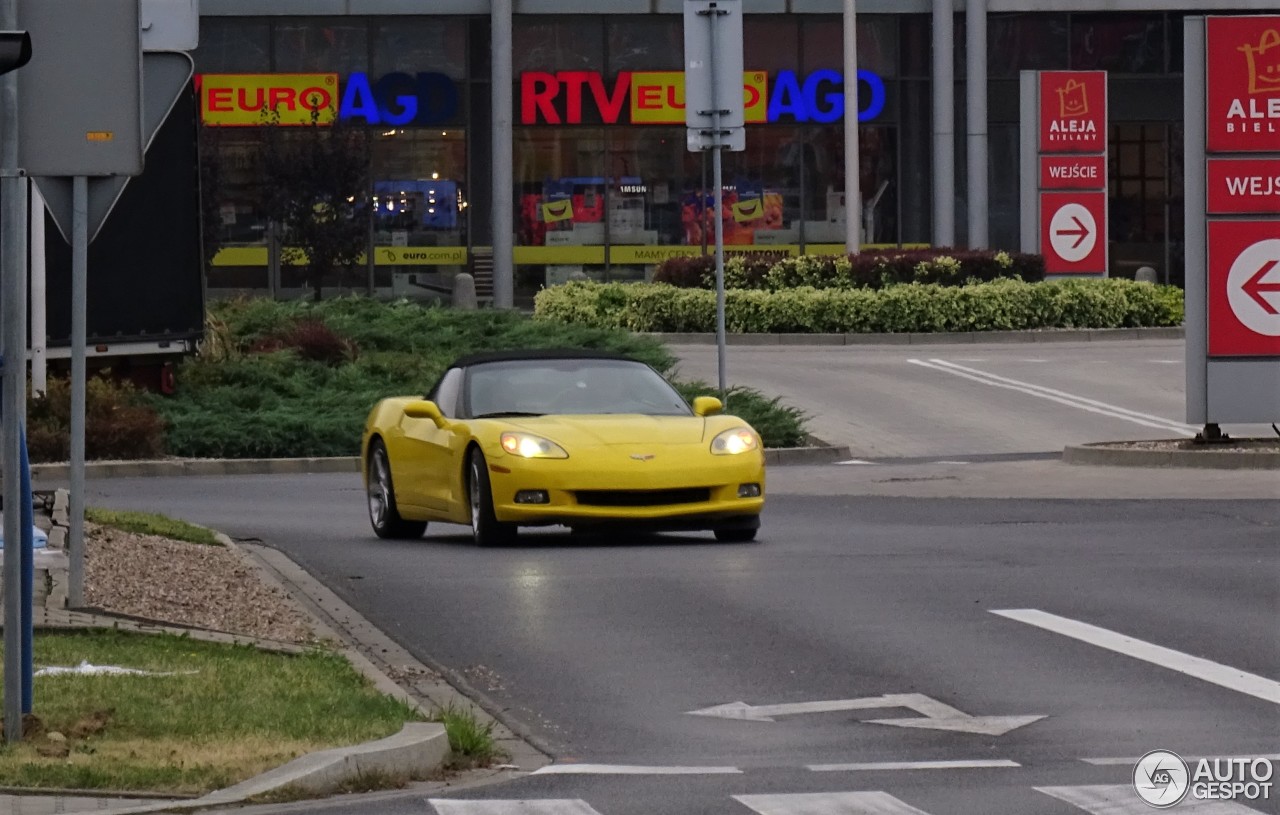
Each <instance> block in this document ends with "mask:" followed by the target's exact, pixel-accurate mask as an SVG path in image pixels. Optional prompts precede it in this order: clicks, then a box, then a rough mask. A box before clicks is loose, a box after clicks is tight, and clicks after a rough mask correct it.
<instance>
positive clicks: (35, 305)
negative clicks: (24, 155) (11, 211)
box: [30, 184, 49, 394]
mask: <svg viewBox="0 0 1280 815" xmlns="http://www.w3.org/2000/svg"><path fill="white" fill-rule="evenodd" d="M44 212H45V207H44V196H43V195H41V194H40V190H39V188H38V187H36V185H35V184H32V185H31V246H30V250H31V390H32V391H33V392H34V393H38V394H39V393H44V392H46V391H47V390H48V389H49V364H48V359H47V357H46V354H47V351H48V343H49V324H48V320H47V314H46V310H47V308H48V305H47V303H46V299H45V298H46V296H47V295H46V293H45V254H44V217H45V216H44Z"/></svg>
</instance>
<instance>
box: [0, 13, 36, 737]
mask: <svg viewBox="0 0 1280 815" xmlns="http://www.w3.org/2000/svg"><path fill="white" fill-rule="evenodd" d="M17 28H18V3H17V0H0V29H5V30H10V31H12V30H17ZM0 170H2V171H3V173H4V175H3V177H0V205H2V206H0V209H2V210H3V212H2V213H0V291H2V292H3V294H2V295H0V320H2V321H3V322H2V325H0V345H2V347H0V356H3V358H4V360H5V361H6V363H7V364H5V366H4V374H3V394H0V411H2V413H3V415H2V416H0V431H2V432H0V443H2V444H3V450H0V454H2V455H3V459H4V460H3V466H2V467H0V475H2V476H3V479H4V487H3V497H4V505H3V510H4V542H5V553H4V738H5V741H6V742H8V743H10V744H13V743H16V742H19V741H21V740H22V698H23V696H24V693H25V689H24V688H23V675H24V673H25V672H24V671H23V666H22V631H23V629H24V628H25V624H24V621H25V620H26V619H27V617H28V616H29V615H30V614H31V609H30V608H29V607H28V608H25V609H24V608H23V607H22V557H21V556H20V555H19V552H18V549H19V546H20V545H21V543H20V542H21V540H22V512H21V511H20V506H21V502H22V483H21V468H22V461H21V438H20V437H21V433H22V424H23V422H22V420H23V417H25V416H26V413H27V395H26V385H27V376H26V374H27V371H26V367H27V366H26V350H27V293H26V288H27V286H26V283H27V246H26V238H27V190H26V185H25V181H26V179H24V178H20V177H19V176H18V172H19V170H18V76H17V74H14V73H9V74H5V75H4V76H0Z"/></svg>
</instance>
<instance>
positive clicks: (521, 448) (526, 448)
mask: <svg viewBox="0 0 1280 815" xmlns="http://www.w3.org/2000/svg"><path fill="white" fill-rule="evenodd" d="M501 441H502V449H503V450H506V451H507V452H508V453H510V454H511V455H513V456H521V457H523V458H568V457H569V454H568V453H566V452H565V451H564V448H563V447H561V446H560V445H558V444H556V443H555V442H553V441H551V440H549V439H544V438H542V437H541V436H534V435H532V434H530V433H503V434H502V438H501Z"/></svg>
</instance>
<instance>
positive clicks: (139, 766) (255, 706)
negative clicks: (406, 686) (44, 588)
mask: <svg viewBox="0 0 1280 815" xmlns="http://www.w3.org/2000/svg"><path fill="white" fill-rule="evenodd" d="M34 645H35V665H36V669H37V670H39V669H40V668H41V667H44V666H50V665H58V666H74V665H78V664H79V663H80V662H82V661H88V662H90V663H92V664H94V665H117V666H121V667H127V668H137V669H142V670H148V671H157V672H177V673H175V674H174V675H171V676H109V675H104V676H80V675H70V676H46V677H37V678H36V680H35V690H34V701H35V710H34V714H35V716H36V717H37V718H38V719H39V720H40V724H41V730H42V733H41V734H40V735H34V736H33V737H32V738H30V739H28V740H24V741H23V742H21V743H19V744H16V745H6V746H4V747H3V748H0V786H14V787H64V788H78V789H97V790H114V791H149V792H168V793H179V794H199V793H204V792H208V791H210V790H214V789H219V788H222V787H226V786H230V785H232V784H235V783H237V782H239V781H242V780H244V779H246V778H250V777H252V776H254V775H257V774H258V773H261V772H264V771H266V770H268V769H270V768H272V767H276V766H279V765H281V764H284V763H287V762H288V761H291V760H292V759H294V758H297V757H298V756H300V755H303V754H304V753H309V752H312V751H315V750H322V749H326V748H330V747H337V746H341V745H347V744H357V743H360V742H364V741H368V740H372V739H378V738H384V737H386V736H389V735H391V734H393V733H396V732H398V731H399V730H400V728H401V727H402V726H403V725H404V722H406V721H411V720H415V719H420V718H421V717H420V716H419V715H418V714H416V713H415V712H414V711H413V710H412V709H411V708H409V707H408V706H407V705H405V704H403V703H402V702H399V701H397V700H395V699H392V698H390V697H387V696H384V695H383V694H380V693H378V692H377V691H376V690H374V689H373V688H372V686H371V685H370V684H369V683H368V681H367V680H366V679H365V678H364V677H363V676H361V675H360V674H359V673H357V672H356V671H355V669H354V668H352V667H351V665H350V664H349V663H348V662H347V661H346V660H345V659H343V658H342V657H341V656H339V655H337V654H333V653H331V652H328V651H322V650H314V651H309V652H307V653H304V654H300V655H288V654H273V653H267V652H263V651H258V650H256V649H254V648H252V647H249V646H234V645H222V644H218V643H206V642H200V641H196V640H191V639H187V638H185V637H177V636H170V635H143V634H131V633H125V632H118V631H94V632H74V633H47V634H44V633H42V634H40V635H38V636H37V637H36V639H35V643H34ZM186 672H194V673H186ZM53 732H57V733H61V734H63V735H64V736H65V737H66V741H65V742H59V741H56V740H52V739H50V738H49V734H50V733H53Z"/></svg>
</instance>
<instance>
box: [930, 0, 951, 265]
mask: <svg viewBox="0 0 1280 815" xmlns="http://www.w3.org/2000/svg"><path fill="white" fill-rule="evenodd" d="M952 14H953V8H952V0H933V245H934V246H954V245H955V242H956V204H955V199H956V110H955V95H956V82H955V65H954V63H953V60H954V59H955V53H954V43H953V38H954V36H955V21H954V20H953V19H952Z"/></svg>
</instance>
